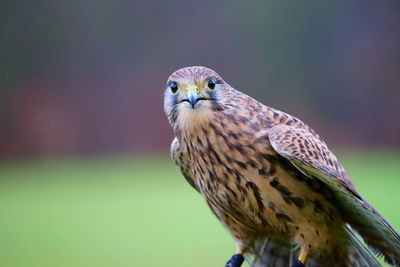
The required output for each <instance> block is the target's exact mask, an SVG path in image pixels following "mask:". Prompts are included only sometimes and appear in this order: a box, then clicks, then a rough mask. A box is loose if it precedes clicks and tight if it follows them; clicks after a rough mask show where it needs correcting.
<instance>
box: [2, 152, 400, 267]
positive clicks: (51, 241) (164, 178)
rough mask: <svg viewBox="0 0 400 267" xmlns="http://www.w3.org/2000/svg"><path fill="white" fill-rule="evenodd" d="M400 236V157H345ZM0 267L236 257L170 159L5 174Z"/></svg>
mask: <svg viewBox="0 0 400 267" xmlns="http://www.w3.org/2000/svg"><path fill="white" fill-rule="evenodd" d="M343 155H344V157H343V159H344V160H343V163H344V165H345V166H346V167H347V166H348V167H349V168H347V169H348V171H349V174H350V176H351V177H352V178H353V181H354V183H355V185H356V187H357V188H358V190H359V192H360V193H361V194H362V195H363V196H364V197H366V198H367V199H368V201H369V202H370V203H371V204H372V205H374V206H375V207H376V208H377V209H378V210H379V212H381V213H382V215H383V216H385V218H386V219H387V220H388V221H389V222H390V223H391V224H392V225H393V227H394V228H395V229H397V230H399V229H400V223H399V220H398V217H399V216H398V203H399V202H400V196H399V194H398V192H397V191H398V188H399V186H400V181H399V180H398V179H396V177H397V176H398V173H399V172H400V166H399V165H398V164H396V163H397V161H398V158H399V154H398V153H382V152H379V151H364V153H363V154H360V153H352V154H348V153H345V154H343ZM0 174H1V176H0V210H1V220H0V236H1V242H0V259H1V260H0V262H1V266H14V267H20V266H21V267H22V266H40V267H44V266H87V267H91V266H96V267H99V266H118V267H119V266H141V267H145V266H149V267H153V266H165V267H166V266H193V267H196V266H199V267H203V266H222V265H223V264H224V263H225V261H226V260H227V259H228V258H229V256H230V255H231V254H232V253H233V252H234V250H235V248H234V245H233V241H232V240H231V238H230V236H229V234H228V233H227V232H226V231H224V230H223V228H222V226H221V225H219V223H218V221H217V220H216V219H215V218H214V217H213V216H212V214H211V212H210V211H209V210H208V207H207V205H206V204H205V203H204V201H203V199H202V198H201V196H200V195H199V194H197V193H196V192H195V191H194V190H193V189H192V188H191V187H190V186H189V185H188V184H187V183H186V181H185V180H184V178H183V177H181V176H180V174H179V172H178V171H177V170H176V169H175V168H174V167H173V166H172V164H170V160H169V159H166V158H164V157H162V158H161V157H160V158H157V157H154V156H153V157H151V158H150V157H147V158H146V157H142V158H141V159H138V158H135V157H133V158H132V157H111V158H109V157H104V158H97V159H92V160H89V159H85V160H84V159H79V158H74V159H66V160H57V161H52V162H38V161H35V162H30V163H29V162H26V163H21V162H20V163H13V164H10V163H9V164H4V163H3V164H2V165H0Z"/></svg>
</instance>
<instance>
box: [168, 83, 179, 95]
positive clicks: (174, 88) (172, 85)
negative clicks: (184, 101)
mask: <svg viewBox="0 0 400 267" xmlns="http://www.w3.org/2000/svg"><path fill="white" fill-rule="evenodd" d="M168 87H169V88H170V89H171V92H172V93H173V94H176V92H178V84H177V83H176V82H169V83H168Z"/></svg>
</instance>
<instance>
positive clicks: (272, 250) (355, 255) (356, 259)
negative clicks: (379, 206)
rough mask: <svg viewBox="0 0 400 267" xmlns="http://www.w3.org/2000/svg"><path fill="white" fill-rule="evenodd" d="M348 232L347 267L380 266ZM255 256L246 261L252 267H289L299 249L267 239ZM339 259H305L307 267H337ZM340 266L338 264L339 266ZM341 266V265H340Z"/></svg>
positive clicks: (260, 244) (260, 245)
mask: <svg viewBox="0 0 400 267" xmlns="http://www.w3.org/2000/svg"><path fill="white" fill-rule="evenodd" d="M346 231H347V232H348V236H349V239H348V253H349V258H348V266H354V267H378V266H381V265H380V264H379V262H378V261H377V260H376V259H375V258H374V256H373V255H372V254H371V252H370V251H369V250H368V248H366V247H365V246H364V245H363V244H362V243H361V242H360V240H359V239H358V238H357V237H356V236H355V234H354V233H353V232H352V231H351V230H350V229H348V228H347V229H346ZM256 250H257V251H256V255H255V256H254V257H253V258H251V259H248V262H249V264H250V265H251V266H252V267H291V266H292V263H293V262H294V261H295V260H296V259H297V257H298V255H299V249H297V248H296V247H295V246H294V245H292V244H290V243H289V242H288V241H284V240H278V239H273V238H269V239H266V240H264V241H262V242H259V244H258V245H257V246H256ZM338 261H340V260H339V259H336V258H335V257H334V255H333V256H332V257H329V256H328V257H316V256H313V255H310V258H308V259H307V262H306V264H305V265H306V266H307V267H317V266H338ZM339 265H340V264H339ZM340 266H341V265H340Z"/></svg>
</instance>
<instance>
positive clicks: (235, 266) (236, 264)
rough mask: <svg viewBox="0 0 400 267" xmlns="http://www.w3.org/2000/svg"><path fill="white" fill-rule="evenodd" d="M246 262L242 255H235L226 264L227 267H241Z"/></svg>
mask: <svg viewBox="0 0 400 267" xmlns="http://www.w3.org/2000/svg"><path fill="white" fill-rule="evenodd" d="M243 261H244V257H243V255H241V254H235V255H233V256H232V257H231V258H230V259H229V260H228V261H227V262H226V264H225V267H240V266H242V263H243Z"/></svg>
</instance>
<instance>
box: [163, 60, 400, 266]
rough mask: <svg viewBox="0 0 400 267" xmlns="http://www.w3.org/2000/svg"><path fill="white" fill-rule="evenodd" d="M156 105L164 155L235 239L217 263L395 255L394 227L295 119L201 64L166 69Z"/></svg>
mask: <svg viewBox="0 0 400 267" xmlns="http://www.w3.org/2000/svg"><path fill="white" fill-rule="evenodd" d="M164 112H165V114H166V117H167V119H168V121H169V123H170V125H171V127H172V129H173V132H174V134H175V137H174V139H173V141H172V144H171V157H172V160H173V162H174V163H175V165H176V166H177V168H178V169H179V170H180V171H181V173H182V174H183V176H184V178H185V179H186V180H187V181H188V183H189V184H190V185H191V186H192V187H193V188H194V189H195V190H196V191H197V192H198V193H200V194H201V195H202V197H203V198H204V200H205V202H206V203H207V205H208V206H209V208H210V210H211V212H212V213H213V214H214V215H215V217H216V218H217V219H218V220H219V221H220V223H221V224H222V225H223V226H224V227H225V228H226V229H227V231H228V232H229V233H230V234H231V236H232V238H233V240H234V243H235V245H236V248H237V251H236V252H235V253H234V254H233V256H232V257H231V258H230V259H229V260H228V261H227V262H226V264H225V267H239V266H241V265H242V263H243V262H244V260H247V261H248V262H249V263H250V265H251V266H253V267H261V266H292V267H295V266H381V265H380V263H379V262H378V261H377V259H376V257H374V255H378V256H382V257H383V258H384V260H385V261H386V262H387V263H389V264H391V265H397V266H399V265H400V236H399V234H398V233H397V232H396V231H395V230H394V229H393V228H392V227H391V226H390V225H389V223H388V222H387V221H386V220H385V219H384V218H383V217H382V216H381V215H380V214H379V213H378V212H377V211H376V210H375V209H374V208H373V207H372V206H371V205H370V204H369V203H368V202H367V201H366V200H365V199H364V198H363V197H362V196H361V195H360V194H359V193H358V192H357V191H356V189H355V187H354V185H353V183H352V182H351V180H350V178H349V177H348V175H347V173H346V171H345V170H344V168H343V166H342V165H341V163H340V162H339V160H338V159H337V158H336V156H335V155H334V154H333V152H332V151H331V150H330V149H329V148H328V146H327V144H326V143H325V142H324V141H323V140H322V138H321V137H320V135H318V134H317V133H316V132H315V131H314V130H313V129H312V128H310V127H309V126H308V125H307V124H305V123H304V122H302V121H301V120H300V119H298V118H296V117H295V116H292V115H289V114H287V113H285V112H283V111H279V110H277V109H274V108H272V107H269V106H266V105H263V104H261V103H260V102H258V101H257V100H255V99H254V98H252V97H250V96H248V95H246V94H244V93H242V92H240V91H238V90H236V89H234V88H233V87H232V86H230V85H229V84H228V83H227V82H225V81H224V80H223V79H222V77H221V76H220V75H219V74H218V73H217V72H215V71H214V70H212V69H209V68H206V67H202V66H192V67H185V68H181V69H179V70H177V71H175V72H173V73H172V74H171V75H170V76H169V78H168V80H167V83H166V87H165V92H164ZM358 236H360V237H361V238H362V239H363V240H364V241H365V243H366V244H367V246H364V245H363V244H362V243H361V241H360V240H359V238H358Z"/></svg>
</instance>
